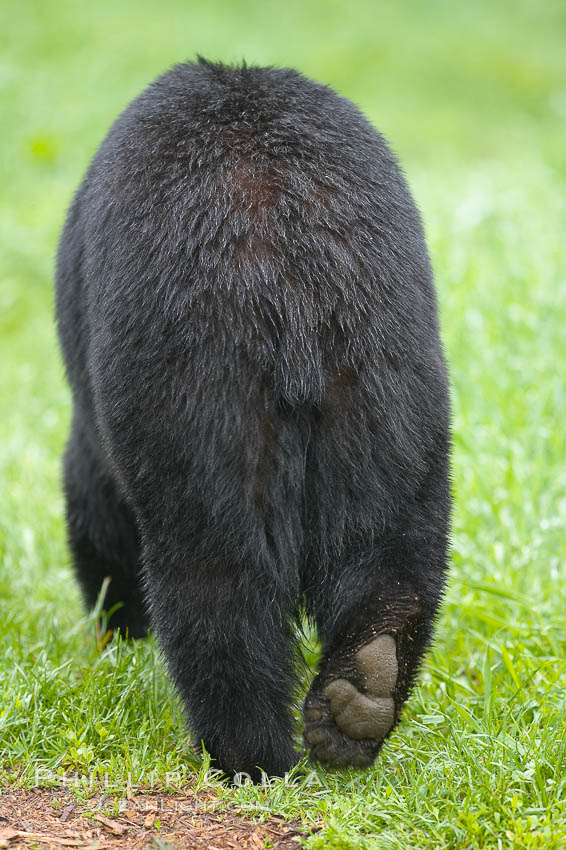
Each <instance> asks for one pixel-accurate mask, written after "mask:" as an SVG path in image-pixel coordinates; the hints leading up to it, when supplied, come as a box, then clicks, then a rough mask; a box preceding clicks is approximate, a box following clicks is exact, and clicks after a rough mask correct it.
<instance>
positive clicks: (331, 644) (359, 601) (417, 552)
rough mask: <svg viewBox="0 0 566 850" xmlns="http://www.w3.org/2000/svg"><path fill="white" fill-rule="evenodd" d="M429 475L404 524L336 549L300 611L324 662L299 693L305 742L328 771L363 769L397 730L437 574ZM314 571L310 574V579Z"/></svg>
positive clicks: (438, 504)
mask: <svg viewBox="0 0 566 850" xmlns="http://www.w3.org/2000/svg"><path fill="white" fill-rule="evenodd" d="M439 466H440V468H439V469H437V470H436V471H435V472H434V473H431V475H430V476H429V479H428V481H427V487H426V492H425V491H423V493H422V494H421V496H420V497H419V498H417V499H415V502H414V504H413V505H412V506H411V510H410V515H409V519H408V520H406V521H405V522H402V523H401V525H398V526H396V527H395V528H394V529H392V530H390V531H389V532H385V533H383V532H381V533H380V534H378V533H377V532H376V533H375V536H374V537H372V536H371V535H370V538H369V540H367V541H366V544H362V543H361V542H360V541H359V539H357V538H356V539H355V543H354V542H353V541H352V543H351V545H350V546H348V545H347V546H346V547H345V556H344V559H343V561H342V562H341V563H340V564H334V565H331V566H330V567H329V569H328V572H326V571H325V570H324V568H323V570H322V572H320V573H319V574H325V573H326V575H327V580H326V582H323V583H321V582H317V581H316V580H315V581H312V579H311V589H310V591H308V590H307V601H308V605H309V609H310V611H311V614H312V615H313V617H314V619H315V620H316V622H317V626H318V630H319V635H320V637H321V640H322V643H323V648H324V656H323V658H322V661H321V664H320V672H319V674H318V675H317V676H316V678H315V679H314V681H313V683H312V685H311V688H310V690H309V693H308V694H307V697H306V700H305V704H304V710H303V716H304V721H305V730H304V740H305V744H306V745H307V747H308V748H309V749H310V751H311V757H312V758H313V759H315V760H317V761H320V762H323V763H325V764H327V765H329V766H333V767H347V766H350V765H351V766H354V767H366V766H369V765H370V764H371V763H372V762H373V760H374V759H375V757H376V756H377V754H378V752H379V750H380V748H381V746H382V744H383V741H384V739H385V738H386V737H387V735H388V734H389V733H390V732H391V730H392V729H393V728H394V726H395V724H396V723H397V722H398V720H399V717H400V713H401V709H402V706H403V704H404V702H405V700H406V699H407V697H408V695H409V692H410V689H411V686H412V684H413V681H414V679H415V675H416V673H417V671H418V667H419V663H420V661H421V659H422V656H423V654H424V652H425V650H426V648H427V646H428V644H429V642H430V639H431V637H432V632H433V628H434V621H435V618H436V614H437V611H438V607H439V605H440V602H441V599H442V594H443V589H444V583H445V573H446V557H447V536H448V525H449V511H450V497H449V488H448V481H447V471H446V468H445V467H443V464H442V463H441V464H440V465H439ZM318 570H320V565H319V566H318V567H315V569H314V572H313V573H312V575H313V576H316V574H317V572H318Z"/></svg>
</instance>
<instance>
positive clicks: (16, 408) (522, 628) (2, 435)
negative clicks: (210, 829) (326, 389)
mask: <svg viewBox="0 0 566 850" xmlns="http://www.w3.org/2000/svg"><path fill="white" fill-rule="evenodd" d="M3 12H4V15H3V18H4V22H3V26H2V28H1V30H2V31H1V33H0V40H1V42H2V51H1V54H0V56H1V60H0V116H1V119H0V120H1V129H2V132H1V141H0V145H1V154H2V156H1V161H0V168H1V187H2V188H1V192H0V559H1V560H0V613H1V616H0V646H1V648H2V651H1V654H0V787H1V786H3V787H4V788H5V789H6V790H7V789H8V788H10V789H11V790H12V791H14V790H15V789H17V788H31V787H32V786H34V785H36V784H37V783H38V782H39V784H40V785H41V786H42V787H45V788H47V789H49V788H53V789H54V794H55V792H56V791H57V788H58V787H60V786H61V783H62V781H63V779H64V778H65V777H67V779H68V778H69V776H70V775H73V776H75V777H78V778H77V779H76V782H75V784H74V785H73V788H72V793H73V794H74V795H75V796H76V798H77V799H78V800H81V801H83V802H85V801H86V800H87V798H88V797H89V795H91V794H94V793H98V792H99V791H100V788H102V787H104V788H105V789H106V790H108V791H113V792H115V794H116V795H118V797H121V796H124V794H125V793H126V790H127V789H126V786H127V785H128V792H130V788H131V787H134V788H135V787H139V786H143V787H144V788H153V789H154V790H155V792H156V793H157V792H158V791H173V790H176V789H177V790H178V789H180V788H184V789H185V790H186V788H187V787H190V788H191V789H192V788H197V789H198V788H200V789H204V790H205V791H207V793H210V794H214V795H215V797H214V799H215V800H216V801H217V804H218V806H220V807H221V808H222V807H224V808H225V810H226V812H228V811H230V812H231V813H232V815H233V814H234V813H235V812H237V813H243V814H245V815H246V816H249V817H255V818H256V819H257V820H260V821H261V820H265V819H266V818H268V817H270V816H272V815H275V816H277V817H279V818H282V819H283V820H281V821H276V822H277V823H283V824H284V823H285V821H286V820H289V821H290V822H291V823H293V824H295V825H297V824H298V826H297V831H298V832H299V833H301V834H304V835H305V836H307V837H304V838H303V839H302V840H303V841H304V842H305V844H306V846H308V847H310V848H313V850H314V848H323V847H324V848H350V847H351V848H365V847H372V848H388V850H389V848H399V850H405V848H413V847H414V848H523V847H525V848H544V850H551V848H565V847H566V771H565V766H566V720H565V718H566V428H565V424H564V423H565V422H566V330H565V328H566V236H565V227H564V225H565V221H566V155H565V139H566V51H565V50H564V44H565V43H566V6H565V5H564V4H563V3H562V2H560V0H545V3H544V5H541V4H538V3H535V2H534V0H516V2H511V0H497V2H494V3H490V2H488V0H479V2H476V3H474V4H470V3H454V2H452V3H449V2H448V0H431V1H430V2H428V3H423V2H419V0H407V2H398V3H395V2H393V0H391V2H384V3H375V2H370V0H361V2H356V0H354V2H350V3H347V2H346V1H345V0H325V1H324V2H323V0H302V2H301V0H287V2H286V3H284V4H281V5H279V4H276V3H275V2H273V0H266V2H264V3H261V4H260V3H253V2H252V1H251V0H212V2H210V3H208V4H206V3H197V2H196V0H190V2H186V0H161V2H159V3H154V2H150V0H136V2H134V0H124V1H123V0H112V2H111V0H99V2H97V3H93V4H86V3H83V4H78V3H76V4H75V3H69V2H68V0H43V2H40V0H37V2H33V0H21V2H19V3H12V4H6V5H5V7H4V8H3ZM197 52H198V53H201V54H203V55H205V56H207V57H208V58H212V59H224V60H226V61H237V60H239V59H241V58H242V57H245V58H246V60H248V61H249V62H258V63H266V64H268V63H271V64H277V65H293V66H296V67H298V68H299V69H300V70H302V71H304V72H305V73H306V74H308V75H310V76H312V77H314V78H316V79H318V80H320V81H322V82H327V83H330V84H331V85H333V86H334V87H335V88H336V89H337V90H338V91H339V92H340V93H342V94H344V95H346V96H348V97H350V98H351V99H353V100H355V101H356V102H357V103H358V104H359V105H360V106H361V107H362V108H363V109H364V111H365V112H366V113H367V114H368V116H369V117H370V118H371V119H372V120H373V121H374V122H375V123H376V125H377V126H378V127H379V128H380V129H381V130H382V131H383V132H384V133H385V134H386V136H388V138H389V139H390V141H391V143H392V145H393V147H394V148H395V150H396V151H397V152H398V153H399V155H400V157H401V159H402V162H403V165H404V168H405V172H406V174H407V177H408V179H409V182H410V184H411V186H412V188H413V190H414V193H415V195H416V198H417V200H418V203H419V205H420V207H421V210H422V213H423V218H424V221H425V227H426V230H427V234H428V239H429V245H430V250H431V255H432V260H433V264H434V267H435V271H436V276H437V284H438V291H439V299H440V306H441V320H442V330H443V339H444V342H445V347H446V352H447V356H448V360H449V363H450V369H451V375H452V382H453V406H454V466H453V483H454V492H455V514H454V527H453V547H452V562H453V569H452V575H451V582H450V588H449V592H448V595H447V599H446V604H445V606H444V609H443V613H442V617H441V621H440V626H439V630H438V634H437V639H436V643H435V646H434V649H433V651H432V652H431V653H430V655H429V656H428V658H427V661H426V664H425V665H424V667H423V671H422V674H421V677H420V682H419V686H418V687H417V688H416V690H415V692H414V694H413V696H412V698H411V700H410V702H409V703H408V705H407V707H406V710H405V713H404V719H403V721H402V723H401V725H400V726H399V728H398V729H397V731H396V732H395V733H394V734H393V735H392V736H391V738H390V739H389V741H388V742H387V745H386V746H385V747H384V749H383V751H382V754H381V756H380V758H379V760H378V762H377V763H376V764H375V766H374V768H373V769H371V770H369V771H366V772H360V771H354V770H352V771H350V772H342V773H330V772H326V771H324V770H322V769H317V770H316V771H314V772H313V773H307V775H306V777H305V776H304V777H303V778H299V779H297V780H296V781H295V782H294V783H293V784H284V783H283V782H274V783H272V785H271V786H270V787H268V788H252V787H243V788H231V787H227V786H225V785H222V784H220V783H213V784H212V786H211V787H210V788H208V786H206V788H205V786H204V768H203V767H202V765H201V764H200V762H199V761H198V760H197V759H195V757H194V756H192V755H191V752H190V750H189V749H188V740H187V733H186V729H185V726H184V722H183V717H182V714H181V711H180V708H179V706H178V704H177V703H176V701H175V698H174V695H173V692H172V688H171V685H170V683H169V682H168V681H167V679H166V676H165V673H164V668H163V664H162V662H161V659H160V657H159V652H158V650H157V647H156V644H155V642H154V641H153V640H151V639H150V640H147V641H144V642H138V643H123V642H120V641H119V640H118V639H114V640H113V641H111V642H110V643H108V644H107V645H106V646H105V647H102V646H101V642H100V641H99V642H98V643H97V641H96V638H95V629H94V619H93V617H92V616H91V617H87V616H86V615H85V614H84V612H83V610H82V607H81V602H80V598H79V594H78V591H77V588H76V587H75V584H74V582H73V581H72V579H71V570H70V563H69V555H68V552H67V549H66V545H65V532H64V526H63V502H62V497H61V490H60V472H59V457H60V454H61V451H62V447H63V444H64V440H65V436H66V430H67V426H68V420H69V412H70V399H69V392H68V390H67V387H66V385H65V382H64V379H63V370H62V366H61V362H60V358H59V355H58V351H57V345H56V338H55V332H54V324H53V319H52V306H53V288H52V280H53V258H54V252H55V248H56V242H57V237H58V233H59V231H60V228H61V225H62V220H63V215H64V211H65V207H66V205H67V204H68V202H69V199H70V197H71V194H72V192H73V190H74V188H75V187H76V185H77V183H78V181H79V179H80V176H81V174H82V172H83V170H84V168H85V167H86V165H87V163H88V161H89V158H90V156H91V155H92V153H93V152H94V150H95V148H96V146H97V144H98V143H99V141H100V139H101V137H102V135H103V134H104V132H105V130H106V128H107V127H108V125H109V123H110V122H111V121H112V120H113V118H114V117H115V116H116V114H117V112H118V111H119V110H120V109H121V108H122V107H123V106H124V105H125V104H126V103H127V102H128V100H129V99H131V98H132V97H133V96H134V95H135V94H137V93H138V91H139V90H140V89H141V88H142V87H143V86H144V85H145V84H146V83H147V82H148V81H149V80H151V79H152V77H154V76H155V75H156V74H157V73H158V72H159V71H161V70H163V69H165V68H166V67H168V66H169V65H171V64H173V63H174V62H176V61H180V60H183V59H185V58H192V57H194V55H195V54H196V53H197ZM307 654H308V657H309V658H312V654H313V653H312V648H311V649H308V650H307ZM205 767H206V766H205ZM128 774H130V776H131V780H130V782H129V784H128V780H127V777H128ZM81 777H83V779H81ZM84 777H91V779H92V783H91V786H89V785H88V780H87V779H84ZM207 789H208V790H207ZM57 793H58V792H57ZM55 799H56V798H55V797H54V800H55ZM53 805H54V804H53ZM0 814H2V796H1V795H0ZM2 823H3V821H2V820H0V827H1V826H2ZM309 826H315V827H316V829H315V830H313V831H312V834H311V835H310V836H309V835H308V834H309V829H308V827H309ZM152 828H153V829H154V832H156V834H157V833H158V831H159V830H158V828H155V827H152ZM148 841H149V839H148ZM155 841H157V844H156V843H155ZM213 843H214V842H213V840H212V839H211V840H210V844H211V845H212V844H213ZM148 846H149V844H148ZM152 846H155V847H157V846H163V847H164V846H165V844H164V843H163V842H161V844H160V843H159V840H158V839H157V838H155V839H154V844H153V845H152ZM187 846H188V845H187ZM215 846H216V845H215ZM218 846H222V845H221V844H220V845H218ZM226 846H228V845H226ZM242 846H243V845H242ZM250 846H256V845H250ZM286 846H287V845H286ZM288 846H297V845H296V844H295V845H293V844H291V845H288Z"/></svg>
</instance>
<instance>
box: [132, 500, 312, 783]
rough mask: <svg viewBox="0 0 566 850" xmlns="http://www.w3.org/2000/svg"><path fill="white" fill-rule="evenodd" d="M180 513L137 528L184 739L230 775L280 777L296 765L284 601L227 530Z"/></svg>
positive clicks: (291, 648) (290, 627) (292, 642)
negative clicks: (183, 716)
mask: <svg viewBox="0 0 566 850" xmlns="http://www.w3.org/2000/svg"><path fill="white" fill-rule="evenodd" d="M181 513H182V515H183V517H184V521H183V522H180V521H179V520H178V518H175V517H170V518H167V517H162V518H161V520H160V521H159V522H155V524H153V523H152V525H151V526H149V525H148V528H147V529H146V528H145V526H144V564H145V566H146V570H147V573H146V577H147V588H148V596H149V601H150V606H151V617H152V623H153V625H154V628H155V630H156V633H157V636H158V638H159V641H160V643H161V646H162V648H163V651H164V654H165V657H166V660H167V664H168V668H169V671H170V673H171V676H172V678H173V679H174V681H175V684H176V686H177V689H178V692H179V694H180V696H181V698H182V700H183V703H184V705H185V707H186V709H187V713H188V720H189V726H190V729H191V732H192V737H193V741H194V743H195V745H196V746H197V748H199V747H200V744H201V742H202V743H203V744H204V746H205V747H206V750H207V751H208V753H209V754H210V755H211V756H212V759H213V763H212V766H213V767H214V768H217V769H218V768H219V769H220V770H221V771H223V772H224V773H226V774H228V775H230V776H234V775H235V774H239V773H242V774H247V775H249V776H250V777H251V779H252V780H253V781H254V782H257V781H259V780H260V779H261V771H262V770H263V771H265V772H266V773H267V774H268V775H270V776H271V775H273V776H281V775H284V774H285V773H286V772H287V771H288V770H290V769H291V767H293V765H294V764H295V763H296V762H297V761H298V755H297V753H296V752H295V750H294V746H293V722H292V721H293V719H292V714H291V703H292V700H293V697H294V692H295V688H296V682H297V675H296V670H295V652H296V638H295V634H294V612H293V600H292V599H290V598H289V597H288V595H287V593H286V591H285V589H283V592H282V588H281V587H279V586H277V583H276V582H273V581H270V579H269V573H268V571H266V570H265V569H263V568H262V564H261V553H259V552H256V553H255V556H254V547H253V546H251V545H248V546H247V547H246V544H245V542H244V541H242V542H241V544H240V545H238V546H237V548H236V549H233V550H232V551H231V550H230V545H229V544H227V541H228V540H229V535H228V534H227V533H224V531H223V530H222V529H221V528H218V529H217V528H215V527H214V526H213V523H212V522H211V521H210V519H209V521H208V522H207V523H202V524H201V519H202V515H201V513H200V511H199V507H198V505H197V504H194V505H184V506H183V509H182V511H181ZM155 519H156V517H155Z"/></svg>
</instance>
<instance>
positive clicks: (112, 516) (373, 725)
mask: <svg viewBox="0 0 566 850" xmlns="http://www.w3.org/2000/svg"><path fill="white" fill-rule="evenodd" d="M57 320H58V328H59V334H60V339H61V344H62V348H63V352H64V357H65V361H66V368H67V374H68V378H69V381H70V384H71V387H72V392H73V419H72V427H71V433H70V437H69V440H68V444H67V448H66V452H65V457H64V487H65V494H66V506H67V525H68V536H69V542H70V548H71V551H72V556H73V560H74V566H75V569H76V573H77V575H78V578H79V581H80V583H81V585H82V590H83V593H84V597H85V600H86V603H87V605H89V606H92V605H93V604H94V602H95V600H96V599H97V596H98V594H99V592H100V589H101V586H102V584H103V582H104V579H105V577H107V576H109V577H110V578H111V581H110V584H109V589H108V593H107V597H106V601H105V605H106V607H107V608H108V609H110V608H113V607H115V606H117V605H118V603H120V606H119V607H117V609H116V610H115V612H114V614H113V615H112V617H111V621H110V625H111V626H114V627H116V628H119V629H120V630H122V631H123V632H124V633H126V634H129V635H130V636H133V637H140V636H142V635H144V634H145V631H146V629H147V628H148V627H149V626H150V625H151V627H152V628H153V629H154V630H155V632H156V634H157V636H158V639H159V641H160V644H161V647H162V649H163V652H164V655H165V658H166V661H167V664H168V669H169V671H170V674H171V676H172V677H173V679H174V681H175V683H176V686H177V689H178V692H179V694H180V696H181V698H182V700H183V702H184V705H185V706H186V708H187V713H188V719H189V725H190V729H191V731H192V734H193V736H194V739H195V741H196V742H197V744H200V743H201V742H202V743H203V744H204V745H205V747H206V749H207V750H208V751H209V752H210V754H211V755H212V757H213V758H214V760H215V761H214V763H215V764H216V765H217V766H218V767H219V768H220V769H221V770H223V771H224V772H226V773H228V774H232V775H233V774H234V773H236V772H245V773H248V774H249V775H250V776H251V777H252V778H253V779H254V780H257V779H258V778H259V777H260V775H261V773H260V770H261V769H263V770H264V771H265V772H266V773H267V774H269V775H279V774H283V773H284V772H286V771H287V770H288V769H289V768H291V767H292V765H293V764H295V763H296V761H297V758H298V756H297V752H296V750H295V747H294V738H293V722H292V706H293V700H294V699H295V698H296V694H297V681H298V678H299V675H298V672H297V671H298V665H297V654H298V653H297V644H298V633H299V623H300V622H301V621H302V617H304V616H306V617H308V618H309V619H310V621H311V622H313V623H314V625H315V626H316V628H317V631H318V635H319V637H320V640H321V643H322V647H323V657H322V660H321V663H320V669H319V672H318V675H317V676H316V678H315V679H314V681H313V683H312V685H311V688H310V690H309V693H308V695H307V697H306V700H305V705H304V709H303V716H304V724H305V730H304V741H305V743H306V745H307V747H308V748H309V749H310V753H311V757H312V758H313V759H315V760H318V761H319V762H323V763H325V764H327V765H330V766H335V767H342V766H348V765H352V766H357V767H363V766H367V765H370V764H371V763H372V761H373V759H374V758H375V756H376V754H377V753H378V751H379V749H380V747H381V745H382V743H383V740H384V738H385V737H386V736H387V735H388V734H389V732H390V731H391V729H392V728H393V726H394V725H395V723H396V722H397V720H398V718H399V714H400V712H401V708H402V705H403V703H404V701H405V700H406V698H407V696H408V693H409V690H410V687H411V685H412V683H413V681H414V678H415V674H416V671H417V668H418V666H419V662H420V660H421V658H422V655H423V652H424V651H425V649H426V647H427V645H428V643H429V641H430V639H431V635H432V631H433V626H434V621H435V618H436V615H437V612H438V608H439V604H440V602H441V599H442V595H443V588H444V585H445V578H446V569H447V540H448V534H449V522H450V502H451V500H450V484H449V456H450V412H449V390H448V380H447V373H446V367H445V362H444V356H443V352H442V346H441V343H440V340H439V330H438V319H437V307H436V296H435V291H434V282H433V277H432V272H431V267H430V263H429V259H428V255H427V250H426V246H425V241H424V236H423V231H422V226H421V222H420V218H419V214H418V212H417V209H416V207H415V204H414V202H413V200H412V198H411V195H410V193H409V191H408V189H407V186H406V183H405V180H404V178H403V176H402V174H401V171H400V169H399V166H398V165H397V162H396V159H395V156H394V155H393V154H392V152H391V151H390V149H389V148H388V146H387V144H386V143H385V141H384V140H383V138H382V136H381V135H380V134H379V133H378V132H377V131H376V130H375V129H374V128H373V127H372V126H371V125H370V124H369V123H368V121H367V120H366V119H365V118H364V117H363V116H362V114H361V113H360V112H359V111H358V109H357V108H356V107H355V106H354V105H353V104H352V103H350V102H349V101H348V100H345V99H343V98H341V97H339V96H338V95H337V94H335V93H334V92H333V91H332V90H331V89H329V88H327V87H325V86H322V85H318V84H316V83H314V82H312V81H310V80H308V79H306V78H305V77H303V76H301V75H300V74H299V73H297V72H296V71H293V70H286V69H285V70H284V69H277V68H260V67H247V66H245V65H244V66H243V67H239V68H230V67H227V66H224V65H221V64H213V63H210V62H207V61H204V60H202V59H201V60H199V61H198V62H196V63H187V64H181V65H178V66H177V67H174V68H173V69H172V70H170V71H168V72H167V73H165V74H164V75H163V76H161V77H159V78H158V79H157V80H156V81H155V82H153V83H152V84H151V85H150V86H149V87H148V88H147V89H146V90H145V91H144V92H143V93H142V94H141V95H140V96H139V97H137V98H136V99H135V100H134V101H133V102H132V103H131V104H130V105H129V106H128V107H127V109H126V110H125V111H124V112H123V114H122V115H121V116H120V117H119V118H118V119H117V121H116V122H115V124H114V125H113V126H112V128H111V129H110V131H109V133H108V135H107V136H106V138H105V140H104V141H103V143H102V145H101V146H100V148H99V150H98V152H97V153H96V155H95V157H94V159H93V161H92V163H91V165H90V167H89V169H88V171H87V173H86V176H85V177H84V180H83V182H82V184H81V186H80V188H79V190H78V192H77V194H76V196H75V198H74V200H73V202H72V205H71V207H70V210H69V212H68V216H67V220H66V224H65V228H64V232H63V235H62V237H61V241H60V247H59V253H58V263H57Z"/></svg>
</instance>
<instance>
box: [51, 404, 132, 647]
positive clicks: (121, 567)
mask: <svg viewBox="0 0 566 850" xmlns="http://www.w3.org/2000/svg"><path fill="white" fill-rule="evenodd" d="M63 472H64V489H65V498H66V518H67V532H68V538H69V545H70V549H71V554H72V558H73V565H74V568H75V572H76V575H77V578H78V580H79V583H80V585H81V590H82V593H83V597H84V600H85V604H86V606H87V608H89V609H91V608H93V607H94V605H95V604H96V602H97V599H98V596H99V594H100V591H101V589H102V586H103V583H104V580H105V579H106V578H109V579H110V583H109V586H108V589H107V592H106V596H105V598H104V609H105V610H106V611H110V610H111V609H112V608H114V607H115V606H118V607H116V610H115V611H114V612H113V613H112V614H111V616H110V619H109V621H108V626H109V628H111V629H119V630H120V631H121V632H122V634H124V635H126V634H127V635H128V636H129V637H132V638H141V637H144V636H145V634H146V631H147V628H148V624H149V623H148V617H147V613H146V609H145V603H144V598H143V592H142V587H141V581H140V575H139V564H140V561H139V542H138V531H137V527H136V523H135V520H134V517H133V514H132V512H131V510H130V508H129V507H128V505H127V504H126V503H125V501H124V499H123V498H122V497H121V496H120V494H119V492H118V488H117V486H116V483H115V481H114V479H113V477H112V475H111V474H110V472H109V471H108V469H107V467H106V464H105V462H104V460H103V459H102V455H101V451H100V448H99V446H98V444H97V440H96V435H95V434H94V432H92V430H91V429H90V427H89V426H88V425H83V423H82V422H81V420H80V417H79V416H78V415H77V414H76V413H75V416H74V418H73V423H72V427H71V433H70V436H69V439H68V442H67V447H66V450H65V456H64V461H63Z"/></svg>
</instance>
